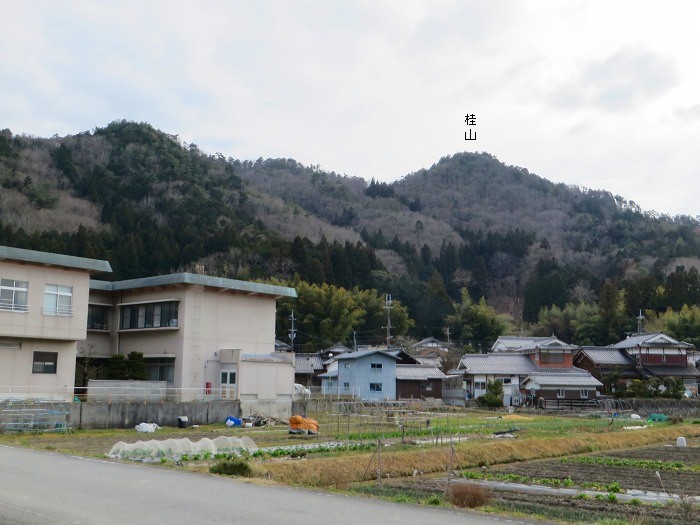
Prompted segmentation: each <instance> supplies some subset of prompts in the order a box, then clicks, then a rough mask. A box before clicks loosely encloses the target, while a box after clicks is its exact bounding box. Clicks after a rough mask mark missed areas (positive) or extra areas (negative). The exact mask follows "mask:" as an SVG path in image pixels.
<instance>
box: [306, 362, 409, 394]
mask: <svg viewBox="0 0 700 525" xmlns="http://www.w3.org/2000/svg"><path fill="white" fill-rule="evenodd" d="M399 360H400V357H397V356H395V355H392V354H391V353H389V352H387V351H386V350H360V351H358V352H348V353H345V354H340V355H337V356H335V357H333V358H332V359H331V360H330V361H328V362H326V367H327V368H326V369H327V372H326V373H324V374H321V375H320V376H318V377H320V378H321V392H322V393H323V394H338V395H347V396H353V397H357V398H360V399H363V400H375V401H382V400H394V399H396V362H397V361H399Z"/></svg>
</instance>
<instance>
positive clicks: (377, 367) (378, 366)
mask: <svg viewBox="0 0 700 525" xmlns="http://www.w3.org/2000/svg"><path fill="white" fill-rule="evenodd" d="M383 369H384V367H383V366H382V363H370V364H369V370H370V372H381V371H382V370H383Z"/></svg>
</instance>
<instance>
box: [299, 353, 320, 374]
mask: <svg viewBox="0 0 700 525" xmlns="http://www.w3.org/2000/svg"><path fill="white" fill-rule="evenodd" d="M294 367H295V368H296V373H297V374H313V373H314V372H315V371H317V370H323V363H322V362H321V357H320V356H318V355H316V354H294Z"/></svg>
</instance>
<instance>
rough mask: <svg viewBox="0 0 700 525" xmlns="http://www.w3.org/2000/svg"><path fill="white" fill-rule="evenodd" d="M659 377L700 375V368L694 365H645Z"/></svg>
mask: <svg viewBox="0 0 700 525" xmlns="http://www.w3.org/2000/svg"><path fill="white" fill-rule="evenodd" d="M644 367H645V368H646V369H647V370H648V371H649V372H651V373H652V374H653V375H655V376H657V377H700V370H698V369H697V368H696V367H694V366H693V365H685V366H684V365H680V366H672V365H645V366H644Z"/></svg>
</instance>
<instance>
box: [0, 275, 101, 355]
mask: <svg viewBox="0 0 700 525" xmlns="http://www.w3.org/2000/svg"><path fill="white" fill-rule="evenodd" d="M0 278H2V279H13V280H16V281H27V282H28V283H29V285H28V299H27V306H28V309H27V312H10V311H4V310H0V334H2V336H3V337H8V338H10V337H19V338H36V339H52V340H57V339H62V340H66V341H76V340H79V339H85V332H86V328H87V297H88V293H89V288H90V277H89V274H88V273H87V272H84V271H70V270H64V269H62V268H50V267H44V266H33V265H31V264H19V263H15V262H13V261H0ZM46 284H58V285H62V286H72V287H73V297H72V305H71V306H72V308H73V313H72V315H70V316H62V315H61V316H59V315H45V314H44V313H43V312H42V308H43V305H44V289H45V285H46Z"/></svg>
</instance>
